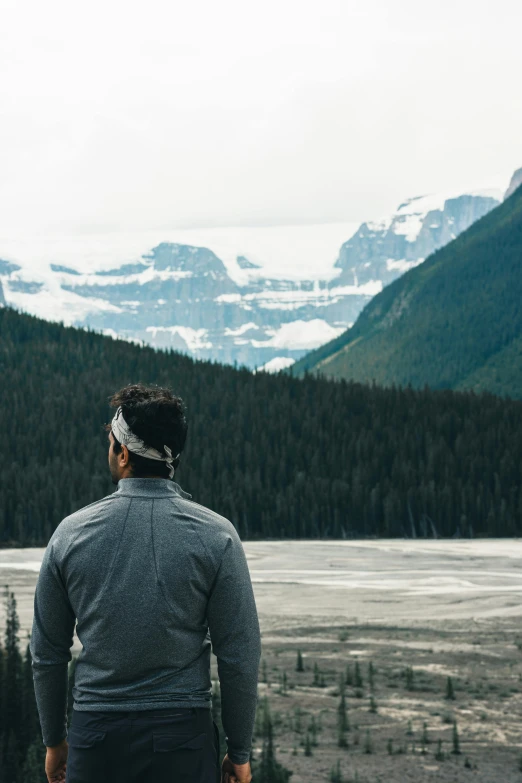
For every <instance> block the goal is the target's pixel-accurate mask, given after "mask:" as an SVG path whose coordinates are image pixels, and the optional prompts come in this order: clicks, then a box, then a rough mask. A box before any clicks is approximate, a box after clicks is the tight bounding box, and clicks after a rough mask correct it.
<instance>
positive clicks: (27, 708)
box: [19, 645, 40, 758]
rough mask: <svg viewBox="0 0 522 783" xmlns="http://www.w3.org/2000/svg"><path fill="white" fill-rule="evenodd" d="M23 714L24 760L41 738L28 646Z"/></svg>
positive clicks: (24, 676) (24, 660)
mask: <svg viewBox="0 0 522 783" xmlns="http://www.w3.org/2000/svg"><path fill="white" fill-rule="evenodd" d="M21 680H22V681H21V692H20V699H21V713H22V723H21V730H20V736H19V742H20V754H21V756H22V758H25V757H26V754H27V752H28V749H29V747H30V745H31V744H32V742H33V741H34V739H35V738H36V737H38V738H39V736H40V723H39V720H38V710H37V707H36V697H35V692H34V680H33V666H32V657H31V650H30V647H29V645H27V646H26V649H25V656H24V659H23V664H22V678H21Z"/></svg>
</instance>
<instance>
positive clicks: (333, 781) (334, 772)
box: [330, 759, 344, 783]
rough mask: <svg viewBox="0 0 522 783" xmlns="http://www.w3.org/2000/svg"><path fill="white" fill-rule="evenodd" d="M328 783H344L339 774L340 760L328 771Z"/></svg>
mask: <svg viewBox="0 0 522 783" xmlns="http://www.w3.org/2000/svg"><path fill="white" fill-rule="evenodd" d="M330 783H344V778H343V776H342V773H341V761H340V759H337V764H336V765H335V767H332V768H331V770H330Z"/></svg>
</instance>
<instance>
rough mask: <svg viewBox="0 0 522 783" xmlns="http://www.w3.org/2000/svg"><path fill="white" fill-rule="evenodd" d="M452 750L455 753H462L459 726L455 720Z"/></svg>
mask: <svg viewBox="0 0 522 783" xmlns="http://www.w3.org/2000/svg"><path fill="white" fill-rule="evenodd" d="M451 752H452V753H455V755H459V754H460V738H459V731H458V728H457V721H453V750H452V751H451Z"/></svg>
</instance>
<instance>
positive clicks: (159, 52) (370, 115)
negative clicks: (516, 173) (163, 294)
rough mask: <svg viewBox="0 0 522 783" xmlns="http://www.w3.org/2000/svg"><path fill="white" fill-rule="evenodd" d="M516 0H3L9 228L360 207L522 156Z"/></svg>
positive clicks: (1, 215) (0, 26) (219, 220)
mask: <svg viewBox="0 0 522 783" xmlns="http://www.w3.org/2000/svg"><path fill="white" fill-rule="evenodd" d="M521 29H522V3H520V2H518V0H516V1H515V0H510V1H509V2H508V1H507V0H495V2H493V0H489V1H488V2H483V1H482V0H439V2H436V3H433V2H419V0H393V1H390V0H358V1H357V2H353V1H352V0H313V1H312V0H263V2H248V0H199V1H198V0H183V2H179V0H161V1H158V0H147V1H146V2H145V0H140V1H139V2H135V1H134V0H89V2H87V3H75V2H71V0H64V1H62V0H45V2H42V0H30V1H29V2H28V1H27V0H0V235H5V234H7V233H11V232H14V233H17V232H31V233H32V232H38V231H50V232H58V233H59V232H67V233H71V232H72V233H75V232H77V233H78V234H83V233H88V232H100V231H128V230H131V229H132V230H136V229H139V230H142V229H143V230H145V229H156V228H159V229H161V228H172V227H178V226H179V227H184V226H187V227H191V226H213V225H214V226H215V225H263V224H285V223H301V222H305V223H306V222H323V221H339V220H342V221H358V220H362V219H365V218H372V217H378V216H380V215H381V214H384V213H386V212H387V211H389V210H390V209H392V208H393V207H395V206H396V205H397V203H398V202H399V201H400V200H401V199H403V198H404V197H406V196H410V195H417V194H421V193H426V192H433V191H439V190H447V189H450V190H454V189H455V188H460V187H463V188H464V187H472V186H473V187H474V186H476V187H480V186H487V185H489V184H490V183H491V184H496V183H497V182H499V180H502V179H503V178H506V177H507V176H508V174H509V173H511V171H512V170H513V169H514V168H516V167H518V166H522V95H521V87H520V85H521V77H522V46H521V44H520V30H521Z"/></svg>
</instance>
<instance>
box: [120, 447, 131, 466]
mask: <svg viewBox="0 0 522 783" xmlns="http://www.w3.org/2000/svg"><path fill="white" fill-rule="evenodd" d="M120 460H121V465H122V467H125V466H126V465H128V464H129V449H128V448H127V446H126V445H125V444H124V443H122V444H121V452H120Z"/></svg>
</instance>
